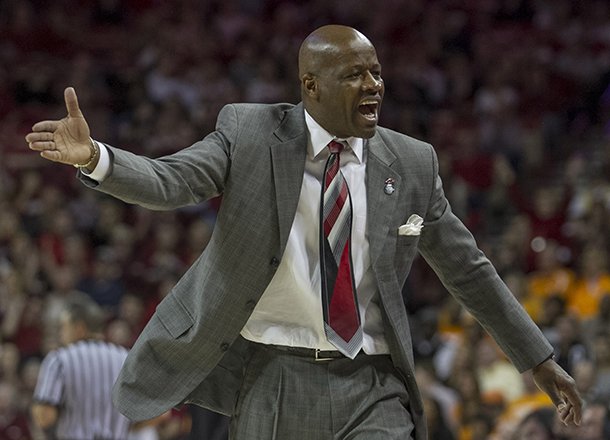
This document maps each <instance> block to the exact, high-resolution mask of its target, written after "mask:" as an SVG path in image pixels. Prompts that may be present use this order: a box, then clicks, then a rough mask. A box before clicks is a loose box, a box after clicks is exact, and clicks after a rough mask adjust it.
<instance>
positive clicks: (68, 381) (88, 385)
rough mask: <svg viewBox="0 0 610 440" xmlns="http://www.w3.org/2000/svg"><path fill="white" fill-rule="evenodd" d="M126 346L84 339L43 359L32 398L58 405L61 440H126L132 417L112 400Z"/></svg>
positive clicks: (57, 429)
mask: <svg viewBox="0 0 610 440" xmlns="http://www.w3.org/2000/svg"><path fill="white" fill-rule="evenodd" d="M126 356H127V350H126V349H125V348H123V347H120V346H118V345H115V344H111V343H107V342H103V341H96V340H86V341H78V342H75V343H73V344H70V345H68V346H66V347H63V348H60V349H57V350H54V351H52V352H50V353H49V354H48V355H47V356H46V357H45V359H44V361H43V362H42V365H41V368H40V374H39V376H38V383H37V384H36V390H35V391H34V400H35V401H36V402H39V403H46V404H50V405H53V406H56V407H58V410H59V411H58V412H59V414H58V419H57V425H56V430H55V431H56V438H57V439H78V440H94V439H113V440H120V439H126V438H127V432H128V430H129V420H128V419H127V418H126V417H124V416H123V415H121V414H120V413H119V412H118V411H117V410H116V409H115V408H114V405H113V404H112V399H111V391H112V385H113V384H114V382H115V380H116V378H117V376H118V374H119V370H120V369H121V366H122V365H123V362H124V361H125V357H126Z"/></svg>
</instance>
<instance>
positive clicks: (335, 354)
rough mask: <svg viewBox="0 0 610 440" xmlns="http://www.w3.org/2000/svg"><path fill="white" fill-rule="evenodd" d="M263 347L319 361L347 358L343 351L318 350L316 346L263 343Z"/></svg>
mask: <svg viewBox="0 0 610 440" xmlns="http://www.w3.org/2000/svg"><path fill="white" fill-rule="evenodd" d="M265 347H267V348H270V349H272V350H277V351H282V352H284V353H290V354H293V355H295V356H301V357H305V358H309V359H312V360H314V361H319V362H321V361H332V360H334V359H347V358H346V356H345V355H344V354H343V353H341V352H340V351H337V350H318V349H317V348H305V347H289V346H287V345H265Z"/></svg>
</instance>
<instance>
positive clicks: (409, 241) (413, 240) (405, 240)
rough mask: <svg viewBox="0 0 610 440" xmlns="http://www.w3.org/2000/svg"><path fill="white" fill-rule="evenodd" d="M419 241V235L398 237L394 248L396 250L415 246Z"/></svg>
mask: <svg viewBox="0 0 610 440" xmlns="http://www.w3.org/2000/svg"><path fill="white" fill-rule="evenodd" d="M418 241H419V235H399V236H398V237H396V248H397V249H401V248H402V249H406V248H408V247H410V246H415V245H417V242H418Z"/></svg>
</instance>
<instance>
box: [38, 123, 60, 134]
mask: <svg viewBox="0 0 610 440" xmlns="http://www.w3.org/2000/svg"><path fill="white" fill-rule="evenodd" d="M57 127H59V121H40V122H37V123H35V124H34V126H33V127H32V131H38V132H40V131H49V132H51V133H52V132H54V131H55V130H57Z"/></svg>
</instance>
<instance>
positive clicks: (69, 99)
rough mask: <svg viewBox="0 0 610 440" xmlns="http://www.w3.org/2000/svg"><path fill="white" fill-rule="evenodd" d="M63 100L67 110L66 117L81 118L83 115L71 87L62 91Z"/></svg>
mask: <svg viewBox="0 0 610 440" xmlns="http://www.w3.org/2000/svg"><path fill="white" fill-rule="evenodd" d="M64 100H65V101H66V109H67V110H68V116H70V117H72V118H82V117H83V114H82V112H81V111H80V108H79V106H78V98H77V97H76V91H75V90H74V88H73V87H67V88H66V90H64Z"/></svg>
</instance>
